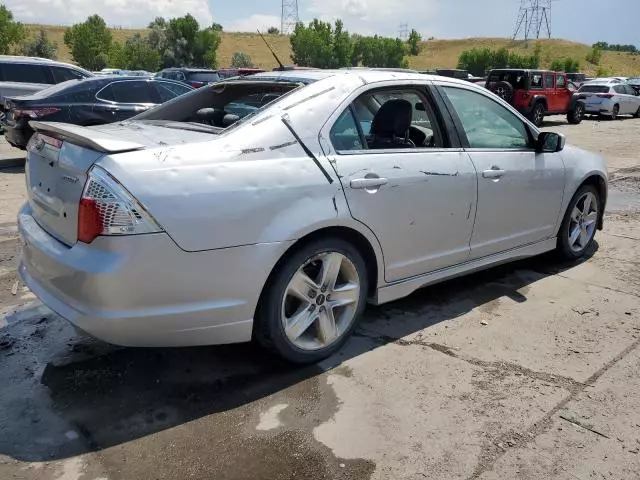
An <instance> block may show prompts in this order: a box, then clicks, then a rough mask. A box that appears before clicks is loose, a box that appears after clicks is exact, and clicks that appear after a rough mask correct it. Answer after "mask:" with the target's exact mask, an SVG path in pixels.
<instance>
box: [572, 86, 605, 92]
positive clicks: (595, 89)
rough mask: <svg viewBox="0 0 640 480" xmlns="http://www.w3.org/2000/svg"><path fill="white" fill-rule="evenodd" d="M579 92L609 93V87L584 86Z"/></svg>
mask: <svg viewBox="0 0 640 480" xmlns="http://www.w3.org/2000/svg"><path fill="white" fill-rule="evenodd" d="M578 92H585V93H609V87H608V86H606V85H583V86H581V87H580V90H578Z"/></svg>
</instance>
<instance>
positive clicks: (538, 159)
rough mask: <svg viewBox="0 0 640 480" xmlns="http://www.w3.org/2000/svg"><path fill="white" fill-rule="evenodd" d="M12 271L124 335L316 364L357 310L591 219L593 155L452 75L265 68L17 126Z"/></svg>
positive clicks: (91, 323)
mask: <svg viewBox="0 0 640 480" xmlns="http://www.w3.org/2000/svg"><path fill="white" fill-rule="evenodd" d="M32 125H33V128H34V129H35V130H36V131H37V133H36V134H35V135H34V136H33V138H32V140H31V142H30V144H29V147H28V160H27V166H26V176H27V183H28V202H27V203H26V204H25V205H24V207H23V208H22V210H21V212H20V214H19V220H18V223H19V229H20V234H21V238H22V239H23V243H24V248H23V258H22V261H21V265H20V274H21V275H22V278H23V279H24V281H25V282H26V284H27V285H28V286H29V288H30V289H31V290H32V291H33V292H34V293H35V294H36V295H37V296H38V297H39V298H40V299H41V300H42V301H43V302H44V303H45V304H46V305H48V306H49V307H51V308H52V309H53V310H54V311H56V312H57V313H59V314H60V315H61V316H63V317H64V318H66V319H67V320H69V321H70V322H72V323H73V324H75V325H76V326H77V327H79V328H80V329H83V330H85V331H87V332H89V333H90V334H92V335H94V336H96V337H98V338H101V339H103V340H106V341H108V342H112V343H115V344H120V345H130V346H188V345H208V344H222V343H234V342H245V341H249V340H251V339H252V338H253V339H256V340H258V341H259V342H260V343H261V344H262V345H264V346H265V347H267V348H269V349H271V350H274V351H275V352H277V353H278V354H280V355H281V356H283V357H284V358H286V359H288V360H289V361H293V362H300V363H304V362H314V361H317V360H320V359H322V358H325V357H327V356H328V355H331V354H332V353H334V352H335V351H337V350H338V349H339V348H340V347H341V345H342V344H343V343H344V342H345V341H346V339H347V337H348V336H349V334H350V333H351V332H352V331H353V329H354V328H355V326H356V324H357V321H358V318H359V317H360V315H361V313H362V311H363V309H364V308H365V303H366V302H367V301H369V302H371V303H374V304H382V303H386V302H390V301H392V300H395V299H398V298H401V297H404V296H406V295H409V294H410V293H412V292H413V291H415V290H417V289H419V288H421V287H424V286H426V285H430V284H433V283H436V282H440V281H442V280H445V279H447V278H451V277H455V276H459V275H462V274H465V273H469V272H474V271H477V270H480V269H484V268H487V267H490V266H493V265H497V264H501V263H504V262H508V261H512V260H515V259H520V258H524V257H529V256H533V255H538V254H541V253H544V252H547V251H551V250H556V251H557V252H558V254H559V255H561V256H562V257H564V258H568V259H577V258H580V257H582V256H584V255H585V254H586V253H587V252H589V249H590V248H591V244H592V242H593V239H594V235H595V233H596V230H597V229H599V228H602V218H603V212H604V208H605V203H606V198H607V173H606V169H605V164H604V161H603V159H602V158H601V157H599V156H597V155H594V154H592V153H588V152H586V151H583V150H579V149H577V148H574V147H570V146H565V141H564V137H563V136H562V135H559V134H555V133H550V132H541V131H540V130H538V129H537V128H536V127H535V126H534V125H532V124H531V123H530V122H528V121H527V120H526V119H525V118H524V117H523V116H522V115H520V114H519V113H518V112H517V111H516V110H515V109H514V108H513V107H511V106H510V105H509V104H507V103H505V102H504V101H502V100H501V99H499V98H498V97H497V96H495V95H493V94H492V93H491V92H489V91H487V90H486V89H484V88H482V87H480V86H477V85H474V84H472V83H470V82H467V81H462V80H456V79H452V78H444V77H436V76H429V75H422V74H412V73H407V72H391V71H376V70H357V71H350V70H341V71H329V70H317V71H293V72H278V73H274V72H269V73H264V74H257V75H253V76H251V77H245V78H240V79H233V80H229V81H223V82H220V83H217V84H215V85H209V86H205V87H203V88H201V89H198V90H196V91H194V92H191V93H188V94H185V95H183V96H181V97H179V98H177V99H175V100H172V101H169V102H167V103H165V104H163V105H161V106H159V107H156V108H154V109H152V110H149V111H147V112H145V113H143V114H141V115H139V116H137V117H135V118H134V119H133V120H132V121H126V122H121V123H116V124H110V125H104V126H96V127H79V126H75V125H66V124H56V123H46V122H32Z"/></svg>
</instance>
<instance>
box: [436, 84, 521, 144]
mask: <svg viewBox="0 0 640 480" xmlns="http://www.w3.org/2000/svg"><path fill="white" fill-rule="evenodd" d="M443 89H444V91H445V93H446V94H447V97H449V100H451V103H452V104H453V107H454V109H455V111H456V113H457V114H458V117H459V118H460V122H461V123H462V128H463V129H464V131H465V133H466V135H467V139H468V141H469V146H470V147H471V148H495V149H502V148H527V147H528V146H529V135H528V133H527V129H526V127H525V125H524V123H523V122H522V121H521V120H520V118H518V117H517V116H516V115H514V114H513V113H512V112H510V111H509V110H507V109H506V108H505V107H503V106H502V105H500V104H499V103H497V102H495V101H493V100H492V99H490V98H488V97H486V96H484V95H482V94H480V93H477V92H472V91H470V90H464V89H461V88H454V87H443Z"/></svg>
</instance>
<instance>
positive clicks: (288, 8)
mask: <svg viewBox="0 0 640 480" xmlns="http://www.w3.org/2000/svg"><path fill="white" fill-rule="evenodd" d="M298 21H299V17H298V0H282V17H281V19H280V33H282V34H283V35H290V34H292V33H293V30H294V29H295V28H296V24H297V23H298Z"/></svg>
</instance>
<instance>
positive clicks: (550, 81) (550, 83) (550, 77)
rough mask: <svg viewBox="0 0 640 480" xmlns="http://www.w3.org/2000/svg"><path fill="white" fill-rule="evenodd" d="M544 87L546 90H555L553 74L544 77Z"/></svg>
mask: <svg viewBox="0 0 640 480" xmlns="http://www.w3.org/2000/svg"><path fill="white" fill-rule="evenodd" d="M544 86H545V87H546V88H553V73H547V74H546V75H545V76H544Z"/></svg>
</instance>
